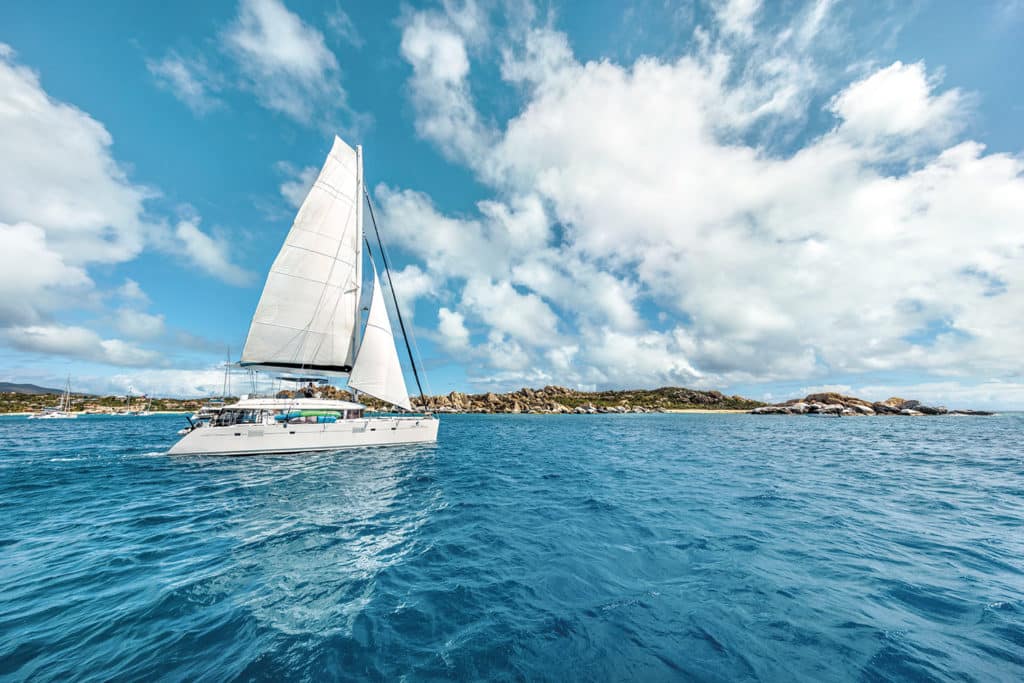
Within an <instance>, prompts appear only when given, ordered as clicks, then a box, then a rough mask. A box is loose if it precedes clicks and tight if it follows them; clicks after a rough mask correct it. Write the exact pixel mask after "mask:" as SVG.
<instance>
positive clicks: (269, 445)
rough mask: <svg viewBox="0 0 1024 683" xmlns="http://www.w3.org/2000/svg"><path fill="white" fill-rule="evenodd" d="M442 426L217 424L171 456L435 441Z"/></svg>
mask: <svg viewBox="0 0 1024 683" xmlns="http://www.w3.org/2000/svg"><path fill="white" fill-rule="evenodd" d="M438 424H439V421H438V420H437V418H433V417H371V418H360V419H354V420H339V421H337V422H331V423H325V424H283V425H281V424H274V425H269V424H239V425H231V426H223V427H212V426H211V427H203V428H201V429H194V430H192V431H191V432H189V433H188V434H186V435H185V436H184V437H182V439H181V440H180V441H178V443H176V444H174V446H172V447H171V450H170V451H168V453H169V454H170V455H261V454H270V453H304V452H309V451H333V450H338V449H340V448H356V447H361V446H396V445H402V444H417V443H434V442H436V441H437V428H438Z"/></svg>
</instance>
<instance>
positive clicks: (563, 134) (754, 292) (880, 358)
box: [0, 0, 1024, 407]
mask: <svg viewBox="0 0 1024 683" xmlns="http://www.w3.org/2000/svg"><path fill="white" fill-rule="evenodd" d="M1022 34H1024V3H1021V2H1019V1H1016V0H1004V1H1001V2H997V1H992V2H981V3H949V2H916V3H895V2H893V3H890V4H889V5H888V6H885V4H884V3H882V4H880V3H877V2H871V3H842V2H829V1H827V0H809V1H808V2H778V3H773V2H768V1H767V0H765V1H764V2H758V1H757V0H731V1H726V0H721V1H719V0H715V1H709V2H678V3H672V2H660V1H659V2H638V3H635V4H632V5H630V6H628V7H624V5H623V4H622V3H615V2H599V3H593V2H587V3H538V4H535V3H531V2H529V1H528V0H508V1H507V2H476V3H473V2H470V3H459V2H452V3H447V4H427V5H423V6H420V5H412V4H407V3H394V4H389V3H383V2H382V3H347V2H341V1H339V2H336V3H334V2H328V3H323V2H300V1H299V0H285V2H283V3H282V2H281V1H280V0H242V1H240V2H238V3H229V2H223V3H200V2H192V3H189V2H181V3H172V4H169V5H167V6H164V7H157V6H152V5H145V4H143V5H138V4H131V3H107V4H106V5H105V6H100V7H89V6H86V5H84V4H82V3H73V2H67V3H60V2H56V3H48V4H47V5H46V6H45V7H40V6H39V4H38V3H29V2H8V3H4V4H3V5H2V6H0V44H2V45H3V47H0V76H2V78H3V81H2V83H3V86H4V87H2V88H0V123H2V126H0V185H2V186H4V188H5V189H4V190H0V251H2V253H0V268H2V270H3V271H5V272H4V274H3V275H0V295H2V299H3V300H4V301H5V302H6V303H5V304H0V378H3V379H9V380H12V381H33V382H37V383H44V384H50V385H57V384H60V383H61V381H62V378H63V377H64V376H65V375H68V374H70V375H72V377H73V379H74V382H75V384H76V387H78V388H81V389H83V390H93V391H124V390H125V389H126V388H127V387H128V386H132V387H134V388H135V389H136V390H138V391H148V392H150V393H173V394H195V393H203V392H206V391H210V390H212V389H215V388H217V387H219V371H218V370H217V368H216V364H217V363H218V362H219V361H220V359H222V358H223V356H224V353H225V350H226V347H228V346H229V345H230V347H231V348H232V350H233V355H234V356H235V357H237V354H238V350H239V348H240V346H241V344H242V342H243V340H244V336H245V333H246V331H247V329H248V323H249V320H250V316H251V315H252V312H253V310H254V309H255V305H256V302H257V300H258V297H259V292H260V288H261V286H262V281H263V276H264V274H265V273H266V272H267V269H268V268H269V265H270V262H271V261H272V260H273V258H274V256H275V254H276V252H277V249H278V247H279V246H280V243H281V240H282V239H283V236H284V234H285V232H286V231H287V229H288V226H289V224H290V221H291V218H292V216H293V214H294V209H295V206H296V204H297V202H298V201H301V196H302V193H303V192H304V189H305V188H306V187H307V186H308V183H309V179H310V173H311V171H310V169H311V168H316V167H318V166H319V165H320V164H321V163H322V161H323V158H324V156H325V154H326V152H327V150H328V149H329V147H330V143H331V140H332V136H333V135H334V134H335V133H336V134H338V135H340V136H341V137H343V138H344V139H346V140H347V141H349V142H350V143H353V144H356V143H358V144H362V145H363V146H364V153H365V168H366V177H367V183H368V186H369V187H370V188H372V189H373V195H374V199H375V202H376V204H377V206H378V210H379V212H380V218H381V223H382V228H383V231H384V235H385V239H386V240H387V241H388V242H389V244H390V251H391V252H392V254H393V256H394V259H395V261H396V264H395V265H396V267H397V268H396V270H397V271H398V273H397V275H398V281H399V286H398V289H399V292H398V293H399V296H400V298H401V299H403V300H405V301H406V302H407V303H406V308H407V309H409V311H410V314H411V315H412V317H413V318H414V321H415V329H416V337H417V341H418V345H419V348H420V351H421V355H422V356H423V360H424V365H425V366H426V371H427V372H426V374H427V376H428V378H429V388H430V389H431V390H432V391H433V392H435V393H437V392H447V391H450V390H453V389H457V390H463V391H483V390H490V389H509V388H517V387H519V386H524V385H526V386H537V385H543V384H564V385H569V386H578V387H583V388H589V387H642V386H661V385H686V386H692V387H701V388H717V389H720V390H723V391H726V392H730V393H732V392H736V393H741V394H744V395H748V396H753V397H758V398H768V399H772V398H775V399H782V398H788V397H792V396H794V395H797V394H802V393H805V392H806V391H807V390H811V389H815V388H824V387H833V388H838V389H842V390H845V391H851V392H854V393H858V394H861V395H866V396H868V397H870V398H885V396H887V395H891V394H901V395H908V396H913V397H919V398H923V399H927V400H934V401H941V402H945V403H948V404H949V405H968V406H996V407H1021V406H1024V378H1022V376H1021V372H1022V371H1021V363H1020V360H1019V346H1020V340H1021V339H1024V292H1022V288H1024V263H1022V259H1024V178H1022V168H1024V166H1022V164H1024V162H1022V156H1021V154H1022V148H1024V137H1022V133H1021V129H1020V126H1019V121H1020V119H1021V117H1022V115H1024V76H1022V74H1021V71H1020V70H1019V69H1016V68H1013V67H1014V65H1016V64H1020V63H1021V62H1022V57H1024V48H1022V47H1021V44H1022V41H1021V40H1020V36H1021V35H1022Z"/></svg>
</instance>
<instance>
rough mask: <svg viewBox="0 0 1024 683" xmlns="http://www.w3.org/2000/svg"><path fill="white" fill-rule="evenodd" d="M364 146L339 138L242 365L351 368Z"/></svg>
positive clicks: (275, 273)
mask: <svg viewBox="0 0 1024 683" xmlns="http://www.w3.org/2000/svg"><path fill="white" fill-rule="evenodd" d="M361 151H362V150H361V149H360V148H358V147H357V148H356V149H354V150H353V149H352V148H351V147H349V146H348V145H347V144H345V143H344V142H343V141H342V140H341V139H339V138H337V137H336V138H334V146H333V147H332V148H331V152H330V154H329V155H328V156H327V161H325V162H324V166H323V168H322V169H321V170H320V175H319V176H318V177H317V179H316V182H315V183H313V187H312V188H311V189H310V190H309V194H308V195H306V199H305V201H303V202H302V206H301V207H300V208H299V212H298V214H297V215H296V217H295V222H294V223H293V224H292V228H291V230H290V231H289V232H288V236H287V237H286V238H285V242H284V246H283V247H281V251H280V252H279V253H278V255H277V258H276V259H275V260H274V264H273V265H272V266H271V268H270V274H269V275H268V276H267V282H266V284H265V285H264V286H263V294H262V296H261V297H260V302H259V305H258V306H257V307H256V314H255V315H254V316H253V319H252V325H251V326H250V327H249V336H248V337H247V338H246V340H245V348H244V349H243V350H242V359H241V362H242V365H247V366H257V367H259V366H262V367H269V368H278V369H281V368H283V369H300V370H308V371H314V372H319V373H322V374H336V373H344V372H347V371H348V370H349V369H350V368H351V366H352V361H353V358H354V355H355V347H356V333H357V330H358V328H359V287H360V282H361V280H362V241H363V225H362V201H360V200H361V197H362V193H363V164H362V153H361Z"/></svg>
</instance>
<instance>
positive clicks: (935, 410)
mask: <svg viewBox="0 0 1024 683" xmlns="http://www.w3.org/2000/svg"><path fill="white" fill-rule="evenodd" d="M917 410H919V411H921V412H922V413H924V414H925V415H945V414H946V413H948V412H949V411H948V410H947V409H946V406H922V405H919V406H917Z"/></svg>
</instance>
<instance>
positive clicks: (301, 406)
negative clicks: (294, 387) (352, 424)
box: [225, 398, 366, 410]
mask: <svg viewBox="0 0 1024 683" xmlns="http://www.w3.org/2000/svg"><path fill="white" fill-rule="evenodd" d="M233 408H235V409H238V410H365V409H366V406H364V405H362V404H360V403H353V402H352V401H332V400H330V399H326V398H243V399H242V400H241V401H239V402H238V403H232V404H231V405H229V406H227V407H226V408H225V410H230V409H233Z"/></svg>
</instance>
